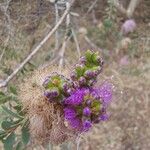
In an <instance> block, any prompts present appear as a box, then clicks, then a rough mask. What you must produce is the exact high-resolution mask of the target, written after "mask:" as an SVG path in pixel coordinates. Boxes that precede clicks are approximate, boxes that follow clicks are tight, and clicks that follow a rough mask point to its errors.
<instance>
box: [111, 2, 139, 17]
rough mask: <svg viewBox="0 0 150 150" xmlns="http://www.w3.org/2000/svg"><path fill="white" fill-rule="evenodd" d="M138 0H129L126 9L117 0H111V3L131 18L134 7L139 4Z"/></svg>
mask: <svg viewBox="0 0 150 150" xmlns="http://www.w3.org/2000/svg"><path fill="white" fill-rule="evenodd" d="M139 2H140V0H131V1H130V3H129V6H128V9H127V10H126V9H125V8H124V7H123V6H122V5H121V4H120V3H119V1H118V0H113V3H114V5H115V7H116V8H117V9H118V10H119V11H120V12H121V13H122V14H124V15H126V16H127V17H128V18H131V17H132V16H133V13H134V11H135V8H136V7H137V5H138V4H139Z"/></svg>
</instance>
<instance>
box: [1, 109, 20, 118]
mask: <svg viewBox="0 0 150 150" xmlns="http://www.w3.org/2000/svg"><path fill="white" fill-rule="evenodd" d="M2 108H3V110H4V111H5V112H6V113H8V114H9V115H11V116H12V117H15V118H19V119H23V118H22V117H21V116H20V115H19V114H17V113H15V112H13V111H11V110H10V109H8V108H7V107H6V106H2Z"/></svg>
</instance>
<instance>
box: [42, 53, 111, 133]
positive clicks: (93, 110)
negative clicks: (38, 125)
mask: <svg viewBox="0 0 150 150" xmlns="http://www.w3.org/2000/svg"><path fill="white" fill-rule="evenodd" d="M102 67H103V60H102V58H101V57H99V55H98V53H97V52H92V51H87V52H86V54H85V56H84V57H81V58H80V60H79V63H77V64H76V66H75V68H74V70H73V71H72V72H71V75H70V79H68V78H65V77H64V76H62V75H59V74H57V73H55V74H53V75H51V76H48V77H47V78H46V79H45V81H44V83H43V86H44V88H45V91H44V96H45V98H46V99H47V100H49V102H51V103H54V102H55V103H58V104H59V105H61V106H62V108H63V110H64V118H65V120H66V121H67V122H68V124H69V126H70V127H71V128H72V129H74V130H76V131H78V132H85V131H88V130H89V129H90V128H91V127H92V125H93V124H95V123H99V122H100V121H105V120H107V119H108V115H107V113H106V109H107V106H108V104H109V103H110V101H111V99H112V85H111V84H110V83H108V82H105V83H104V84H102V85H101V86H99V87H96V88H94V84H95V83H96V82H97V76H98V75H99V74H100V73H101V71H102Z"/></svg>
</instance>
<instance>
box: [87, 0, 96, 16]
mask: <svg viewBox="0 0 150 150" xmlns="http://www.w3.org/2000/svg"><path fill="white" fill-rule="evenodd" d="M97 2H98V0H95V1H94V2H93V3H92V5H91V6H90V7H89V9H88V11H87V13H86V15H87V14H88V13H90V11H91V10H92V9H93V8H94V7H95V5H96V3H97Z"/></svg>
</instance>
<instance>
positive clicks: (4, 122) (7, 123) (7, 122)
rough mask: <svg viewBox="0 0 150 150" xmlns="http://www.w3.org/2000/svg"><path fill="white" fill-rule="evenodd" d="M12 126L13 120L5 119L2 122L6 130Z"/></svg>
mask: <svg viewBox="0 0 150 150" xmlns="http://www.w3.org/2000/svg"><path fill="white" fill-rule="evenodd" d="M11 126H12V122H9V121H6V120H4V121H3V122H2V124H1V127H2V128H3V129H4V130H8V129H10V128H11Z"/></svg>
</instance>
